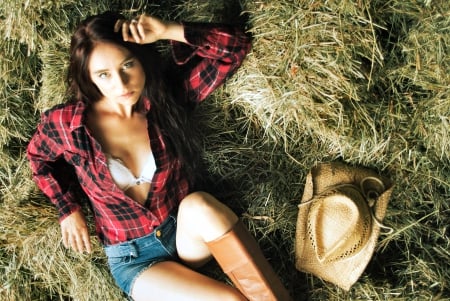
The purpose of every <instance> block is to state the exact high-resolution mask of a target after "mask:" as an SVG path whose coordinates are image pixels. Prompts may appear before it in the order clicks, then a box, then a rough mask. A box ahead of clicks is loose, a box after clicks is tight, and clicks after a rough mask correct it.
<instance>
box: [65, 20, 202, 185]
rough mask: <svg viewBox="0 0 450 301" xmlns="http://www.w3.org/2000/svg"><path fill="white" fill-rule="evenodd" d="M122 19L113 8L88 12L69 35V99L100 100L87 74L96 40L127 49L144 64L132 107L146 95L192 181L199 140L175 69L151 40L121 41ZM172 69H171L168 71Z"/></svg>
mask: <svg viewBox="0 0 450 301" xmlns="http://www.w3.org/2000/svg"><path fill="white" fill-rule="evenodd" d="M119 19H125V18H124V17H123V16H122V15H120V14H117V13H114V12H106V13H102V14H99V15H95V16H91V17H88V18H87V19H85V20H84V21H82V22H81V23H80V25H79V26H78V28H77V29H76V30H75V33H74V34H73V36H72V39H71V45H70V63H69V70H68V75H67V81H68V93H69V94H70V95H71V96H72V97H71V100H70V102H76V101H83V102H85V103H86V104H87V105H90V104H91V103H93V102H95V101H98V100H100V98H101V97H102V94H101V92H100V91H99V89H98V88H97V86H96V85H95V84H94V83H93V82H92V80H91V78H90V76H89V69H88V61H89V57H90V55H91V53H92V50H93V49H94V47H95V45H96V43H111V44H114V45H118V46H121V47H124V48H126V49H128V50H129V51H130V52H131V53H132V54H133V55H134V56H135V57H136V59H138V60H139V61H140V63H141V64H142V66H143V68H144V72H145V76H146V81H145V87H144V91H143V94H142V96H141V100H140V101H139V102H138V104H137V106H136V107H135V109H136V110H140V109H141V107H142V98H143V97H145V98H148V99H149V100H150V102H151V109H150V111H149V112H148V114H150V118H151V120H152V122H154V123H156V126H157V127H158V129H159V131H160V133H161V134H162V136H163V139H164V143H165V145H166V148H167V151H168V155H169V157H170V159H171V160H180V162H181V164H182V166H183V170H184V171H185V172H187V173H188V179H189V181H190V182H191V184H193V182H194V178H195V175H196V169H197V167H198V166H197V165H198V164H199V162H200V161H199V156H198V153H199V142H198V141H199V140H198V138H197V135H196V133H195V132H194V130H193V127H192V126H190V125H189V124H190V119H189V112H190V111H191V109H192V106H189V105H188V103H187V97H186V96H185V95H183V94H182V93H181V92H182V91H181V90H180V89H179V87H180V85H179V84H178V85H174V86H171V87H168V84H171V83H173V80H174V75H176V74H177V72H174V71H173V70H172V69H170V67H172V65H167V62H166V61H165V60H163V59H162V57H161V55H160V53H159V52H158V51H157V49H156V48H155V46H154V45H153V44H145V45H139V44H136V43H129V42H125V41H123V38H122V34H121V31H120V30H119V32H114V25H115V24H116V22H117V20H119ZM170 70H172V72H169V71H170Z"/></svg>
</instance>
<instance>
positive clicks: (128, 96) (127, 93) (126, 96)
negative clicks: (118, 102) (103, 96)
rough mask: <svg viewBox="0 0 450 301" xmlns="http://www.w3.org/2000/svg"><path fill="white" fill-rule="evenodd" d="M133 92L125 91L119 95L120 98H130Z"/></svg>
mask: <svg viewBox="0 0 450 301" xmlns="http://www.w3.org/2000/svg"><path fill="white" fill-rule="evenodd" d="M133 94H134V92H126V93H124V94H122V95H120V98H130V97H131V96H133Z"/></svg>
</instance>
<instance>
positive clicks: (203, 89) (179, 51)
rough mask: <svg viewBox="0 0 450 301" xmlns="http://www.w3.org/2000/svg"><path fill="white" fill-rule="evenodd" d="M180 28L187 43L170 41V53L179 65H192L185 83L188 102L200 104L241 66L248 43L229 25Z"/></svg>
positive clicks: (196, 24)
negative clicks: (182, 29)
mask: <svg viewBox="0 0 450 301" xmlns="http://www.w3.org/2000/svg"><path fill="white" fill-rule="evenodd" d="M183 26H184V35H185V38H186V40H187V42H188V43H187V44H185V43H181V42H178V41H171V44H172V53H173V56H174V59H175V62H176V63H177V64H178V65H184V64H186V63H188V62H190V63H193V67H192V68H190V69H189V71H188V72H187V74H186V76H185V78H184V81H185V86H186V91H187V93H188V98H189V100H190V101H194V102H200V101H202V100H204V99H205V98H206V97H207V96H208V95H209V94H211V93H212V92H213V91H214V90H215V89H216V88H217V87H218V86H220V85H221V84H222V83H223V82H224V81H225V80H226V79H227V77H229V76H231V75H232V74H233V73H234V71H235V70H236V69H237V68H238V67H239V66H240V65H241V63H242V61H243V60H244V58H245V56H246V55H247V53H248V52H249V51H250V48H251V41H250V38H249V37H248V36H247V35H246V34H245V33H244V32H243V31H242V30H240V29H239V28H237V27H234V26H231V25H230V26H228V25H219V24H211V23H189V22H184V23H183Z"/></svg>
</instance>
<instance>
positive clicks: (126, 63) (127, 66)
mask: <svg viewBox="0 0 450 301" xmlns="http://www.w3.org/2000/svg"><path fill="white" fill-rule="evenodd" d="M133 66H134V61H133V60H130V61H127V62H125V64H123V69H124V70H126V69H129V68H131V67H133Z"/></svg>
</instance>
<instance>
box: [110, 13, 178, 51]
mask: <svg viewBox="0 0 450 301" xmlns="http://www.w3.org/2000/svg"><path fill="white" fill-rule="evenodd" d="M119 30H121V31H122V36H123V40H124V41H127V42H133V43H138V44H148V43H153V42H156V41H158V40H167V39H170V40H176V41H180V42H185V43H186V40H185V38H184V28H183V26H182V25H181V24H178V23H174V22H167V21H163V20H160V19H158V18H156V17H153V16H149V15H146V14H143V15H140V16H139V17H138V18H136V19H133V20H123V19H121V20H118V21H117V22H116V24H115V26H114V31H115V32H118V31H119Z"/></svg>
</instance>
